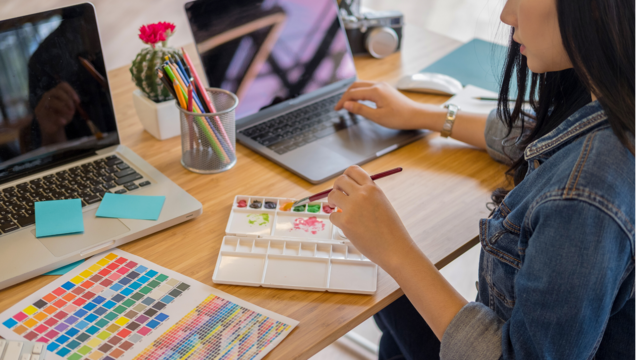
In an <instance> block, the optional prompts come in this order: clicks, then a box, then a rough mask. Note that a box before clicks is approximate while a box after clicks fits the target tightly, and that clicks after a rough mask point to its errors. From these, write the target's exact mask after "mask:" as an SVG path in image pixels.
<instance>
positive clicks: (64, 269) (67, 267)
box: [45, 260, 84, 275]
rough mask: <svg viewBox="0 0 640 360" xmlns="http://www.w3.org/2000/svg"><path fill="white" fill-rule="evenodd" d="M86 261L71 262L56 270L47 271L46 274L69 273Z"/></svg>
mask: <svg viewBox="0 0 640 360" xmlns="http://www.w3.org/2000/svg"><path fill="white" fill-rule="evenodd" d="M83 262H84V260H78V261H76V262H74V263H71V264H69V265H65V266H62V267H59V268H57V269H55V270H51V271H49V272H48V273H45V275H64V274H66V273H68V272H69V271H71V270H73V269H75V268H77V267H78V266H79V265H80V264H82V263H83Z"/></svg>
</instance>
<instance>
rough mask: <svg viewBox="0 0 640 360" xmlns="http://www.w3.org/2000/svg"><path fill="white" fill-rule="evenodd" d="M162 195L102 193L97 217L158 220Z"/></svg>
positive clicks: (162, 202)
mask: <svg viewBox="0 0 640 360" xmlns="http://www.w3.org/2000/svg"><path fill="white" fill-rule="evenodd" d="M164 199H165V197H164V196H141V195H124V194H122V195H121V194H110V193H106V194H104V198H103V199H102V202H101V203H100V207H99V208H98V212H96V216H97V217H109V218H119V219H138V220H158V217H160V212H161V211H162V205H164Z"/></svg>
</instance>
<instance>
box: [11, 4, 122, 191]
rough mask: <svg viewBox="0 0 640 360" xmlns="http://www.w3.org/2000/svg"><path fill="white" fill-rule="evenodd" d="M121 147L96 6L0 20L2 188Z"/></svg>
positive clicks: (74, 7) (77, 6) (87, 5)
mask: <svg viewBox="0 0 640 360" xmlns="http://www.w3.org/2000/svg"><path fill="white" fill-rule="evenodd" d="M115 144H118V134H117V130H116V120H115V115H114V112H113V107H112V104H111V96H110V93H109V85H108V82H107V74H106V71H105V65H104V59H103V56H102V49H101V46H100V38H99V35H98V26H97V24H96V17H95V12H94V9H93V6H92V5H90V4H81V5H76V6H72V7H67V8H63V9H58V10H52V11H47V12H42V13H38V14H33V15H28V16H23V17H20V18H15V19H9V20H4V21H0V182H6V181H10V180H12V179H14V178H16V177H19V176H22V175H26V174H30V173H34V172H38V171H42V170H44V169H46V168H50V167H54V166H57V165H59V164H62V163H64V162H69V161H72V160H75V159H77V158H80V157H83V156H88V155H92V154H94V153H95V151H96V150H99V149H102V148H105V147H108V146H111V145H115Z"/></svg>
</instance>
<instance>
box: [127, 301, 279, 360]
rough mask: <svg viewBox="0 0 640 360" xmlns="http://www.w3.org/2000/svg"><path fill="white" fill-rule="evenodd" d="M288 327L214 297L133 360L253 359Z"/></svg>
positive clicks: (204, 302)
mask: <svg viewBox="0 0 640 360" xmlns="http://www.w3.org/2000/svg"><path fill="white" fill-rule="evenodd" d="M289 328H291V325H287V324H285V323H282V322H280V321H276V320H274V319H272V318H269V317H267V316H265V315H262V314H260V313H258V312H255V311H253V310H250V309H247V308H245V307H242V306H239V305H237V304H234V303H232V302H230V301H228V300H225V299H223V298H221V297H217V296H215V295H211V296H209V297H208V298H207V299H205V300H204V301H203V302H202V303H200V305H198V306H197V307H196V308H195V309H194V310H192V311H191V312H190V313H189V314H187V315H186V316H185V317H183V318H182V319H181V320H180V321H179V322H178V323H177V324H175V325H173V326H172V327H171V328H170V329H169V330H167V331H166V332H165V333H164V334H162V335H161V336H160V337H159V338H158V339H157V340H155V341H154V342H153V344H151V345H150V346H149V347H147V348H146V349H144V350H143V351H142V352H141V353H140V354H139V355H138V356H136V357H135V360H152V359H153V360H155V359H171V360H174V359H175V360H177V359H254V358H256V357H258V356H259V355H260V356H259V357H262V356H264V355H265V354H261V352H262V351H263V350H264V349H265V348H266V347H268V346H269V345H270V344H271V343H272V342H273V341H274V340H276V339H277V338H278V337H279V336H280V335H282V334H284V333H285V332H286V331H287V330H289Z"/></svg>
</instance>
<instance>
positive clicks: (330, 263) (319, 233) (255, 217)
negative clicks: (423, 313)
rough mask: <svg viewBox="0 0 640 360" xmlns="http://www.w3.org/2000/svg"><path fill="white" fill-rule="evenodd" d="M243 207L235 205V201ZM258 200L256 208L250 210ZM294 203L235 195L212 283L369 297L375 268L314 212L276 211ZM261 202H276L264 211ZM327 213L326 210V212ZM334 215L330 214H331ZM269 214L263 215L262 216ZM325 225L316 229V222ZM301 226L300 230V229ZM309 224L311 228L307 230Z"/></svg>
mask: <svg viewBox="0 0 640 360" xmlns="http://www.w3.org/2000/svg"><path fill="white" fill-rule="evenodd" d="M241 200H244V201H246V205H247V206H246V207H238V201H241ZM253 201H260V203H261V206H260V208H250V207H249V205H250V204H252V203H253ZM291 201H294V200H292V199H282V198H270V197H257V196H253V197H252V196H236V198H235V201H234V206H233V208H232V210H231V215H230V216H229V222H228V223H227V230H226V231H227V234H228V235H234V236H225V237H224V239H223V241H222V246H221V247H220V253H219V254H218V261H217V263H216V268H215V271H214V273H213V282H214V283H216V284H232V285H245V286H263V287H273V288H287V289H300V290H315V291H331V292H344V293H355V294H373V293H375V292H376V288H377V275H378V266H377V265H376V264H374V263H373V262H371V261H370V260H369V259H367V258H366V257H364V256H363V255H362V254H361V253H360V252H359V251H358V250H357V249H356V248H355V247H354V246H353V245H351V243H350V242H349V241H348V240H347V239H346V238H344V236H343V235H342V231H340V229H338V228H336V227H334V226H333V225H332V224H331V222H330V221H329V215H330V214H328V213H326V212H324V211H323V206H324V205H326V202H317V203H312V204H319V205H320V211H319V212H318V213H313V212H308V211H307V209H308V208H307V207H305V211H301V212H295V211H292V210H288V211H284V210H280V209H281V207H282V205H284V204H285V203H287V202H291ZM265 202H273V203H276V204H277V207H276V209H265V208H264V204H265ZM325 209H326V210H329V209H327V208H325ZM332 211H333V210H332ZM265 214H266V215H267V216H264V215H265ZM320 222H321V223H322V224H324V226H321V225H318V224H319V223H320ZM301 224H302V226H301ZM307 225H310V226H307Z"/></svg>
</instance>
